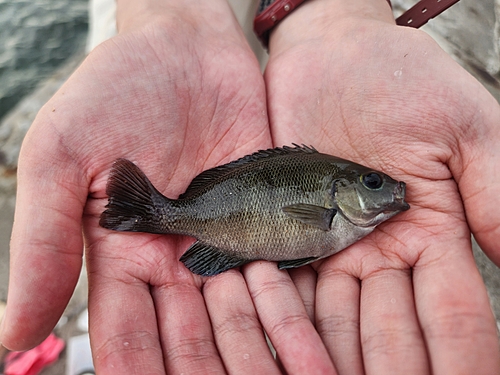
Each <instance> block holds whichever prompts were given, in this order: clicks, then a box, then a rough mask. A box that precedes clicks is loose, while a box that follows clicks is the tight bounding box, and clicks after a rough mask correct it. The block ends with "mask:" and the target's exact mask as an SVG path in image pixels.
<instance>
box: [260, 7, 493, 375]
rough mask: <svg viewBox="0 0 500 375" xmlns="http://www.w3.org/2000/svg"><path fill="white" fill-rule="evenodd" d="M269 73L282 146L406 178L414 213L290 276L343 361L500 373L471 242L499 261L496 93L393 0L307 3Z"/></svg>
mask: <svg viewBox="0 0 500 375" xmlns="http://www.w3.org/2000/svg"><path fill="white" fill-rule="evenodd" d="M265 80H266V87H267V90H268V111H269V117H270V119H269V120H270V124H271V131H272V137H273V142H274V143H275V145H281V144H287V143H290V142H297V143H304V144H311V145H314V146H315V147H316V148H318V150H320V151H322V152H327V153H331V154H334V155H338V156H340V157H345V158H347V159H351V160H354V161H356V162H360V163H362V164H365V165H368V166H372V167H373V168H375V169H378V170H382V171H384V172H386V173H388V174H389V175H391V176H393V177H394V178H396V179H398V180H402V181H405V182H406V183H407V184H408V185H407V200H408V202H409V203H410V205H411V209H410V211H408V212H406V213H404V214H400V215H398V216H397V217H396V218H394V219H392V220H391V221H390V222H387V223H384V224H382V225H381V226H380V227H378V229H376V230H375V232H374V233H373V234H371V235H370V236H369V237H367V238H365V239H364V240H362V241H361V242H360V243H358V244H355V245H353V246H352V247H351V248H349V249H348V250H345V251H343V252H341V253H339V254H337V255H335V256H333V257H331V258H329V259H327V260H325V261H323V262H317V263H316V264H315V265H314V268H315V270H316V271H317V276H316V274H315V273H311V269H307V267H305V268H304V269H302V270H298V271H294V273H293V274H292V277H294V278H300V279H301V281H300V282H299V283H298V286H299V293H300V294H301V295H302V297H303V298H304V301H305V302H306V305H307V306H309V312H310V315H311V316H312V318H313V319H314V320H315V324H316V327H317V329H318V332H319V333H320V335H321V337H322V339H323V341H324V342H325V344H326V345H327V347H328V350H329V353H330V356H331V357H332V359H333V361H334V363H335V366H336V368H337V371H338V373H339V374H344V373H345V374H362V373H375V374H382V373H383V374H387V373H418V374H425V373H436V374H457V373H474V374H493V373H499V372H500V356H499V348H498V338H497V331H496V324H495V320H494V317H493V315H492V312H491V308H490V305H489V301H488V297H487V294H486V291H485V287H484V284H483V282H482V279H481V277H480V275H479V273H478V271H477V268H476V266H475V263H474V258H473V256H472V252H471V242H470V230H472V232H473V233H474V235H475V237H476V239H477V241H478V242H479V244H480V245H481V247H482V248H483V249H484V251H485V252H486V253H487V254H488V256H489V257H490V258H491V259H492V260H494V261H495V262H496V263H497V264H498V265H500V250H499V248H498V245H497V238H498V236H499V235H500V214H499V211H498V210H497V209H495V207H496V206H498V204H499V203H500V201H499V189H500V177H499V176H500V151H499V150H500V131H499V127H498V121H499V119H500V109H499V106H498V103H497V102H496V101H495V100H494V99H493V98H492V97H491V96H490V95H489V94H488V93H487V92H486V90H485V89H484V88H483V87H482V86H481V85H480V84H479V83H478V82H477V81H476V80H475V79H473V78H472V77H471V76H470V75H469V74H467V73H466V72H465V71H464V70H463V69H462V68H461V67H459V66H458V65H457V64H456V63H455V62H454V61H453V60H452V59H451V58H450V57H449V56H448V55H446V54H445V53H444V52H443V51H442V50H441V49H440V48H439V47H438V46H437V45H436V43H435V42H434V41H433V40H432V39H431V38H429V37H428V36H427V35H425V34H424V33H423V32H421V31H418V30H414V29H410V28H403V27H396V26H395V25H394V21H393V19H392V15H391V12H390V9H389V7H388V6H387V2H386V1H385V0H377V1H365V0H355V1H351V2H345V1H340V0H314V1H309V2H305V3H303V4H302V5H301V6H300V7H299V8H298V9H296V10H295V11H294V12H293V13H292V14H290V15H289V16H288V17H287V18H285V19H284V20H283V21H282V22H281V23H280V24H279V25H278V26H277V27H276V28H275V30H274V31H273V34H272V35H271V40H270V60H269V63H268V67H267V69H266V74H265ZM469 228H470V229H469ZM316 277H317V281H316ZM304 280H305V282H304ZM253 286H254V288H256V289H257V290H262V289H263V288H264V287H265V286H261V287H259V285H258V284H256V283H254V284H253ZM268 311H269V310H268V309H266V308H265V307H262V309H261V310H260V311H259V313H260V314H267V313H268Z"/></svg>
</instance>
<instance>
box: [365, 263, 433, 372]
mask: <svg viewBox="0 0 500 375" xmlns="http://www.w3.org/2000/svg"><path fill="white" fill-rule="evenodd" d="M360 329H361V346H362V350H363V359H364V363H365V371H366V373H368V374H388V373H394V374H428V373H429V363H428V360H427V352H426V348H425V342H424V339H423V337H422V332H421V331H420V326H419V322H418V319H417V315H416V310H415V304H414V301H413V288H412V280H411V271H410V270H409V269H381V270H378V271H377V270H376V271H374V272H371V273H370V274H369V275H368V276H367V277H365V278H363V280H362V282H361V311H360Z"/></svg>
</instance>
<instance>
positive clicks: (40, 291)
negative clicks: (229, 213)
mask: <svg viewBox="0 0 500 375" xmlns="http://www.w3.org/2000/svg"><path fill="white" fill-rule="evenodd" d="M118 25H119V31H120V33H119V35H118V36H117V37H115V38H113V39H112V40H109V41H107V42H105V43H104V44H103V45H101V46H100V47H98V48H97V49H96V50H94V51H93V52H92V53H91V54H90V55H89V57H88V58H87V59H86V60H85V62H84V63H83V64H82V66H81V67H80V68H79V69H78V70H77V71H76V72H75V74H74V75H73V76H72V77H71V78H70V79H69V81H68V82H67V83H66V84H65V85H64V86H63V87H62V88H61V90H59V92H58V93H57V94H56V95H55V96H54V98H52V99H51V100H50V101H49V102H48V103H47V105H46V106H45V107H44V108H43V109H42V110H41V111H40V113H39V115H38V116H37V119H36V121H35V122H34V124H33V126H32V128H31V129H30V131H29V133H28V135H27V137H26V140H25V142H24V144H23V148H22V154H21V158H20V162H19V190H18V198H17V207H16V220H15V225H14V230H13V236H12V243H11V280H10V290H9V299H8V307H7V311H6V315H5V320H4V322H3V331H2V334H1V337H0V340H1V341H2V343H3V344H4V345H5V346H7V347H9V348H11V349H14V350H22V349H27V348H29V347H32V346H34V345H36V344H37V343H38V342H40V341H41V340H42V339H43V338H44V337H45V336H46V335H47V334H48V333H49V332H50V331H51V330H52V328H53V327H54V325H55V324H56V322H57V320H58V319H59V317H60V316H61V314H62V312H63V310H64V308H65V306H66V304H67V302H68V300H69V298H70V296H71V293H72V291H73V289H74V286H75V284H76V281H77V278H78V276H79V273H80V269H81V265H82V250H83V240H82V224H83V228H84V233H85V242H86V243H85V245H86V248H87V252H86V260H87V270H88V274H89V289H90V290H89V316H90V336H91V343H92V348H93V356H94V364H95V367H96V370H97V371H98V373H105V374H120V375H121V374H141V375H142V374H145V373H148V374H149V373H151V374H152V373H155V374H162V373H165V372H168V373H181V372H184V373H195V372H201V373H215V372H219V373H223V372H224V371H225V370H227V371H229V372H234V373H246V372H248V371H252V372H257V373H276V372H277V371H278V369H277V366H276V364H275V362H274V359H273V358H272V356H271V354H270V352H269V350H268V347H267V343H266V340H265V337H264V334H263V331H262V327H261V326H260V324H259V322H258V319H257V317H256V313H255V310H254V308H253V305H252V302H251V300H250V297H249V295H248V292H247V287H246V285H245V282H244V280H243V277H242V276H241V274H240V273H239V272H236V271H230V272H227V273H224V274H223V275H220V277H217V278H213V279H209V280H204V279H202V278H201V277H198V276H196V275H193V274H191V273H190V272H189V271H188V270H187V269H185V267H184V266H183V265H182V264H181V263H180V262H178V259H179V256H180V254H181V253H182V251H184V250H185V249H186V247H187V245H188V242H189V239H187V238H180V237H174V236H156V235H149V234H137V233H135V234H124V233H115V232H111V231H108V230H105V229H103V228H100V227H99V226H98V221H99V215H100V213H101V212H102V211H103V210H104V205H105V204H106V201H107V197H106V194H105V186H106V180H107V177H108V173H109V169H110V167H111V165H112V163H113V161H114V160H115V159H116V158H119V157H126V158H129V159H131V160H133V161H136V162H137V163H138V164H139V165H140V166H141V168H144V170H145V172H146V173H147V174H148V175H149V176H150V177H151V179H152V180H153V182H154V183H155V185H156V186H157V187H158V188H159V189H161V191H162V192H164V193H165V194H166V195H168V196H171V197H176V196H177V195H178V194H179V193H181V192H182V191H183V190H184V189H185V188H186V186H187V185H188V184H189V181H190V180H191V179H192V178H193V177H194V176H195V175H196V174H198V173H199V172H201V171H202V170H205V169H207V168H209V167H213V166H215V165H218V164H221V163H223V162H227V161H230V160H232V159H234V158H236V157H239V156H243V155H245V154H247V153H249V152H253V151H255V150H257V149H262V148H267V147H270V146H271V140H270V134H269V130H268V122H267V116H266V107H265V90H264V82H263V78H262V75H261V73H260V70H259V66H258V64H257V61H256V60H255V58H254V57H253V55H252V52H251V51H250V49H249V48H248V46H247V44H246V42H245V40H244V37H243V35H242V33H241V31H240V30H239V26H238V25H237V22H236V20H235V19H234V17H233V16H232V13H231V10H230V9H229V8H228V5H227V4H226V2H225V1H211V2H210V4H208V3H207V2H200V1H191V2H183V3H182V5H176V2H175V1H171V2H165V1H163V2H155V1H150V2H126V1H121V2H119V3H118ZM191 241H192V240H191ZM228 296H233V297H232V298H228ZM238 322H239V323H241V326H238V327H237V326H236V325H237V323H238ZM212 328H213V330H212ZM243 337H244V338H243ZM241 342H244V343H245V345H239V344H240V343H241ZM325 353H326V351H325ZM245 356H247V357H245Z"/></svg>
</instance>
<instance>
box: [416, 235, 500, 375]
mask: <svg viewBox="0 0 500 375" xmlns="http://www.w3.org/2000/svg"><path fill="white" fill-rule="evenodd" d="M470 246H471V245H470V241H469V237H468V236H467V238H464V237H463V236H462V238H461V239H460V237H452V238H449V239H448V241H446V245H443V243H442V242H440V243H433V244H431V245H430V246H429V247H428V248H427V249H426V251H425V252H424V253H423V254H422V255H421V257H420V259H419V260H418V262H417V264H416V265H415V267H414V272H413V280H414V289H415V299H416V306H417V312H418V318H419V321H420V324H421V327H422V331H423V333H424V337H425V340H426V343H427V348H428V351H429V354H430V360H431V367H432V373H434V374H494V373H499V372H500V355H499V353H500V352H499V345H498V337H497V329H496V322H495V319H494V317H493V313H492V311H491V307H490V304H489V300H488V296H487V294H486V290H485V286H484V284H483V282H482V279H481V276H480V274H479V272H478V270H477V267H476V265H475V263H474V258H473V256H472V252H471V248H470Z"/></svg>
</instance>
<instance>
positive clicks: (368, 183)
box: [361, 172, 384, 190]
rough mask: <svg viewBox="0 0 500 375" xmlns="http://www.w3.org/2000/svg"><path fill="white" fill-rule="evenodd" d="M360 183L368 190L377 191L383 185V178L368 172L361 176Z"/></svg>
mask: <svg viewBox="0 0 500 375" xmlns="http://www.w3.org/2000/svg"><path fill="white" fill-rule="evenodd" d="M361 182H362V183H363V185H364V186H365V187H366V188H368V189H370V190H377V189H380V188H381V187H382V185H383V184H384V178H383V177H382V176H381V175H380V174H378V173H375V172H370V173H367V174H364V175H362V176H361Z"/></svg>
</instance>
